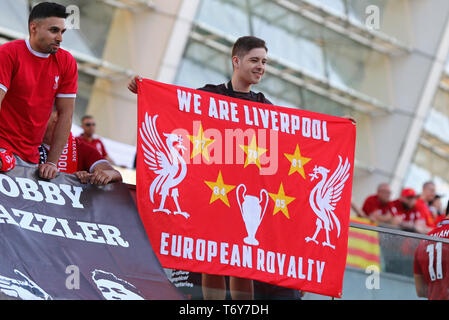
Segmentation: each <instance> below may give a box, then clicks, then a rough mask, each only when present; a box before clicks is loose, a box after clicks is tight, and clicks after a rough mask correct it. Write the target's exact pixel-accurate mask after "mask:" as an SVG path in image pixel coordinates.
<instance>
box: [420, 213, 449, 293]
mask: <svg viewBox="0 0 449 320" xmlns="http://www.w3.org/2000/svg"><path fill="white" fill-rule="evenodd" d="M428 235H430V236H433V237H438V238H445V239H448V238H449V220H447V219H446V220H443V221H441V222H440V223H438V225H437V226H436V227H435V228H434V229H433V230H432V231H430V232H429V234H428ZM413 273H414V276H415V288H416V294H417V295H418V297H423V298H428V299H429V300H449V244H447V243H442V242H436V241H429V240H424V241H421V242H420V244H419V246H418V248H417V249H416V251H415V258H414V263H413Z"/></svg>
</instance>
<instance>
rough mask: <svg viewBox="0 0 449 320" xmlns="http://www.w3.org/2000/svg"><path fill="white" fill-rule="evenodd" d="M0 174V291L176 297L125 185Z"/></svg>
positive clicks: (38, 295)
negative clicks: (100, 184) (47, 179)
mask: <svg viewBox="0 0 449 320" xmlns="http://www.w3.org/2000/svg"><path fill="white" fill-rule="evenodd" d="M36 173H37V172H36V169H31V168H24V167H16V168H15V169H14V170H13V171H12V172H9V173H5V174H0V299H1V298H4V299H5V298H6V299H7V298H9V299H27V300H35V299H36V300H40V299H42V300H50V299H53V300H55V299H58V300H59V299H70V300H71V299H76V300H78V299H79V300H97V299H107V300H116V299H132V300H140V299H170V300H171V299H182V296H181V295H180V293H179V292H178V291H177V289H176V288H175V287H174V286H173V285H172V284H171V283H170V282H169V281H168V279H167V276H166V274H165V272H164V270H163V269H162V267H161V265H160V263H159V261H158V260H157V258H156V255H155V254H154V252H153V250H152V248H151V245H150V242H149V240H148V238H147V235H146V233H145V230H144V227H143V224H142V222H141V220H140V218H139V214H138V212H137V209H136V206H135V203H134V201H133V200H132V198H131V195H130V192H129V190H128V188H127V187H126V185H124V184H121V183H114V184H109V185H107V186H105V187H97V186H93V185H90V184H81V183H79V181H78V180H77V178H76V177H75V176H73V175H66V174H60V175H59V176H58V177H57V178H56V179H53V180H51V181H46V180H39V179H38V178H37V175H36Z"/></svg>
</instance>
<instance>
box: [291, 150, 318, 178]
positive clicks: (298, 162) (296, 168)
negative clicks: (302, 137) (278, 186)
mask: <svg viewBox="0 0 449 320" xmlns="http://www.w3.org/2000/svg"><path fill="white" fill-rule="evenodd" d="M284 155H285V156H286V157H287V159H288V160H289V161H290V162H291V166H290V171H289V172H288V175H291V174H293V173H295V172H299V174H300V175H301V176H302V177H303V178H304V179H305V178H306V174H305V173H304V165H305V164H306V163H307V162H309V161H310V160H312V159H311V158H305V157H303V156H302V155H301V152H300V151H299V145H296V149H295V153H294V154H288V153H284Z"/></svg>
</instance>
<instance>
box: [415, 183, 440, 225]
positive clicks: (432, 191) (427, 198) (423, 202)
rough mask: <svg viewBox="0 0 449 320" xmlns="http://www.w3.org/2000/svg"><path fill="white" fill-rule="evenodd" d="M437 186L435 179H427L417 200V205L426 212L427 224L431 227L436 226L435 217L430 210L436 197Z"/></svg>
mask: <svg viewBox="0 0 449 320" xmlns="http://www.w3.org/2000/svg"><path fill="white" fill-rule="evenodd" d="M436 194H437V193H436V187H435V183H434V182H433V181H427V182H425V183H424V184H423V186H422V192H421V195H420V196H419V198H418V200H417V201H416V206H417V207H418V208H419V209H420V210H421V211H422V212H423V213H424V215H425V218H426V225H427V226H428V227H429V228H434V227H435V225H436V224H435V218H436V217H434V216H433V214H432V211H431V210H430V203H431V202H432V201H433V200H434V199H435V196H436Z"/></svg>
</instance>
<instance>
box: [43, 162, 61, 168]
mask: <svg viewBox="0 0 449 320" xmlns="http://www.w3.org/2000/svg"><path fill="white" fill-rule="evenodd" d="M45 163H48V164H51V165H53V166H55V167H56V169H57V168H58V165H57V164H56V163H54V162H51V161H47V162H45Z"/></svg>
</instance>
